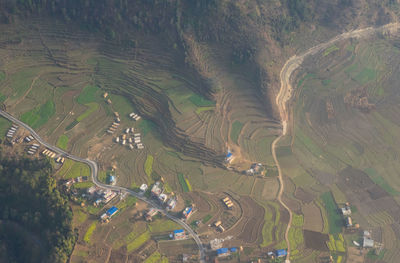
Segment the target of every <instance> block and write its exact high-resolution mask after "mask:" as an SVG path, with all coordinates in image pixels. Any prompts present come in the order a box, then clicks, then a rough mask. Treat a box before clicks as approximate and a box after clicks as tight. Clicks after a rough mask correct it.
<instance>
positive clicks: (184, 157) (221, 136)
mask: <svg viewBox="0 0 400 263" xmlns="http://www.w3.org/2000/svg"><path fill="white" fill-rule="evenodd" d="M32 23H33V25H35V26H37V27H40V28H41V34H40V36H38V34H37V32H36V31H34V30H31V29H29V28H26V26H24V25H19V24H18V23H16V24H15V25H13V26H15V28H13V29H11V28H10V27H5V28H4V35H7V37H5V36H0V42H1V43H3V45H2V46H1V48H0V58H6V57H9V56H10V54H11V56H12V59H7V60H4V61H6V62H4V63H3V64H1V67H0V72H3V73H4V76H5V77H4V78H2V75H0V100H1V101H3V102H4V105H5V106H6V108H7V111H9V112H10V113H11V114H13V115H15V116H17V117H19V118H20V119H21V120H23V121H25V122H27V123H28V124H30V125H31V126H32V127H33V128H35V130H36V131H37V132H38V133H39V134H40V135H41V136H42V137H43V138H44V139H45V140H46V141H48V142H50V143H52V144H54V145H57V146H58V147H60V148H62V149H65V150H67V151H68V152H71V153H72V154H74V155H77V156H81V157H83V158H89V159H92V160H95V161H96V162H97V163H98V164H99V169H100V174H99V179H100V181H102V182H104V183H107V178H108V175H110V171H112V175H114V176H115V178H116V184H117V185H120V186H124V187H128V188H131V189H134V190H137V189H138V188H139V187H140V186H141V185H142V184H143V183H146V184H148V185H149V186H151V184H153V183H154V182H156V181H163V186H164V188H165V193H167V194H169V195H171V194H172V193H173V194H174V195H175V196H176V197H177V200H178V204H177V207H176V208H175V209H174V210H173V211H172V213H175V214H176V215H177V216H180V213H181V211H182V210H183V209H184V207H185V206H187V205H190V204H193V205H194V207H195V212H194V213H193V215H192V216H191V218H190V220H188V223H189V224H190V225H191V226H192V227H193V228H195V229H196V231H198V233H199V235H200V236H201V237H202V238H203V239H204V240H203V241H204V243H208V242H209V241H210V240H211V239H214V238H221V237H228V236H233V237H234V238H232V239H231V240H230V241H229V242H230V243H229V244H232V246H240V245H244V246H245V247H247V249H246V253H245V254H244V255H243V256H242V258H241V259H243V260H250V259H251V258H252V256H253V255H257V256H258V255H262V254H263V253H265V252H267V251H269V250H271V249H275V248H278V247H279V248H284V246H285V243H284V242H283V239H284V231H285V228H286V225H287V222H288V215H287V214H286V213H285V211H284V210H283V209H282V207H280V206H279V205H278V204H277V202H276V200H275V199H276V195H277V191H278V189H279V183H278V180H277V168H276V165H275V163H274V160H273V158H272V155H271V144H272V142H273V140H274V139H275V138H276V137H277V136H278V135H279V134H280V130H281V127H280V125H279V123H278V122H277V121H276V120H275V119H273V118H272V115H271V113H270V112H269V110H268V109H267V107H265V104H264V102H263V101H261V100H260V99H259V98H260V94H259V90H257V89H255V88H254V87H256V86H257V85H258V82H257V80H255V79H256V78H254V76H252V75H250V74H248V72H244V71H242V70H241V69H239V68H236V67H235V66H232V64H231V53H230V51H229V50H222V51H211V50H210V52H218V56H219V57H221V60H220V61H219V62H218V63H219V65H218V67H216V68H217V70H216V71H213V72H210V76H209V77H210V78H213V79H215V80H216V79H218V82H215V83H218V84H217V85H218V87H216V90H217V91H218V92H216V93H215V94H213V95H210V94H209V93H208V92H206V91H204V90H202V89H203V86H204V84H203V83H202V82H200V81H199V79H198V76H195V75H193V72H192V71H191V70H189V69H188V68H187V65H186V64H184V63H183V60H182V55H183V54H180V53H179V52H178V51H176V50H172V51H171V50H170V49H166V48H165V47H164V46H163V44H162V43H160V42H159V41H157V40H156V39H155V38H153V37H151V36H136V35H133V36H131V37H132V39H135V38H136V37H138V38H140V40H141V41H139V42H138V43H140V46H138V47H136V48H133V49H131V48H124V47H120V46H118V44H116V43H113V42H104V41H103V40H102V39H101V38H99V37H98V36H97V35H87V34H86V32H83V31H80V30H79V29H76V28H73V30H71V31H69V29H68V28H65V25H61V24H54V25H48V24H46V25H42V24H41V22H40V21H32ZM0 27H2V26H1V25H0ZM66 31H68V32H69V33H68V34H66V33H65V32H66ZM15 32H19V33H18V34H21V36H22V37H24V38H25V39H30V40H31V41H30V42H29V44H28V42H21V43H19V44H18V45H16V46H14V45H12V46H11V45H9V44H7V41H8V39H9V38H12V36H13V34H16V33H15ZM71 32H73V33H71ZM60 43H63V44H62V48H60ZM44 46H45V47H44ZM49 51H50V52H51V54H52V57H51V58H49V55H48V52H49ZM331 52H332V54H336V53H337V52H339V51H338V50H336V51H335V50H333V51H331ZM27 54H32V56H30V55H27ZM330 55H331V54H328V55H327V56H326V57H329V56H330ZM209 57H212V56H206V58H205V59H208V58H209ZM206 63H208V64H210V65H213V63H214V61H212V60H210V61H206ZM367 73H368V72H367ZM365 74H366V73H364V75H365ZM368 74H369V73H368ZM364 78H367V79H368V77H365V76H363V75H362V76H360V79H364ZM307 80H308V79H307ZM307 80H304V83H306V82H307ZM224 87H230V88H229V90H228V89H225V88H224ZM105 93H107V96H106V95H105ZM132 112H134V113H137V114H139V115H140V116H141V119H140V120H138V121H135V120H133V119H132V118H130V117H129V114H130V113H132ZM116 116H119V117H118V118H120V125H119V126H118V127H117V128H116V129H115V131H114V132H113V133H112V134H107V133H106V131H107V129H108V128H109V127H110V126H111V125H112V124H113V122H115V121H116V118H117V117H116ZM8 125H9V124H8V123H7V124H4V127H6V126H8ZM1 127H2V126H1V123H0V128H1ZM126 128H134V132H135V133H140V138H141V141H142V143H143V145H144V149H142V150H137V149H133V150H131V149H129V148H128V147H127V146H126V145H125V146H124V145H122V144H121V143H116V142H115V139H116V137H117V136H121V135H122V134H124V131H125V130H126ZM4 129H5V130H6V128H4ZM302 139H303V141H304V142H307V143H308V142H309V141H308V140H307V137H306V135H305V136H303V137H302ZM228 149H230V150H231V151H232V153H233V156H234V158H233V161H232V162H231V163H230V164H229V166H230V167H229V169H227V168H226V163H224V158H225V156H226V153H227V150H228ZM278 155H279V158H282V162H283V163H284V164H288V166H287V167H289V168H290V169H292V170H291V173H290V176H291V177H293V180H294V182H295V183H296V184H297V183H299V184H303V186H302V187H304V188H305V191H308V190H309V189H306V186H310V187H311V186H312V185H317V181H316V180H315V179H314V178H313V177H312V176H311V175H310V172H309V171H308V170H306V169H304V168H302V167H301V166H300V165H297V164H298V163H299V162H300V161H299V160H297V159H296V158H295V151H292V149H290V147H289V146H288V145H282V147H280V148H279V149H278ZM293 160H295V161H293ZM253 163H261V164H262V165H263V167H266V170H267V172H266V174H265V175H263V174H262V175H257V176H248V175H245V174H244V173H243V171H245V170H247V169H249V168H250V166H251V165H252V164H253ZM57 168H58V167H57ZM368 171H369V170H368ZM377 173H380V171H377ZM80 176H88V177H90V170H89V167H87V166H86V165H84V164H80V163H75V162H72V161H70V160H66V161H65V163H64V164H63V165H62V166H61V167H59V169H58V171H57V173H56V178H57V179H62V180H68V179H71V178H77V177H80ZM92 185H93V184H92V182H90V181H89V182H80V183H75V184H74V186H73V189H74V190H77V191H78V192H79V193H83V192H85V190H86V189H87V188H89V187H90V186H92ZM381 185H382V186H383V185H384V184H383V182H382V183H381ZM225 194H226V195H229V196H230V197H231V198H232V200H233V203H234V208H233V209H232V210H230V209H228V208H227V207H226V206H225V205H224V204H223V203H222V201H221V199H222V198H223V197H224V196H223V195H225ZM81 201H82V200H81V199H80V198H78V199H77V201H76V202H81ZM136 203H138V202H137V200H135V199H134V198H129V197H127V198H126V199H125V200H122V201H119V202H117V201H115V203H112V204H110V205H115V206H116V207H118V208H119V209H120V211H121V213H120V214H118V215H117V216H116V217H115V219H113V220H112V221H111V222H110V223H109V224H102V223H100V221H98V217H99V216H100V215H101V214H102V213H104V211H105V209H106V208H107V207H108V206H109V205H107V206H106V207H95V206H93V204H91V203H85V204H84V205H85V206H82V207H81V205H82V204H81V203H79V204H78V203H77V204H74V209H73V211H74V224H76V227H77V229H78V231H79V240H78V243H77V245H76V249H75V250H74V252H73V255H72V257H71V262H82V261H90V260H91V259H93V258H95V257H98V258H99V260H100V261H104V262H107V261H108V262H124V261H126V260H128V261H129V260H132V261H135V260H136V261H138V262H145V261H147V262H153V261H161V262H166V260H167V259H168V260H169V261H170V262H174V260H176V256H177V255H176V254H173V253H172V252H171V251H176V252H179V253H188V254H190V253H192V254H193V255H196V253H197V252H196V246H195V244H193V241H192V240H186V241H185V242H187V243H185V245H184V247H179V245H177V244H175V243H171V242H170V241H169V240H165V238H166V235H168V234H169V233H170V232H171V231H172V230H173V229H175V228H177V226H176V225H175V224H173V223H172V222H169V221H167V220H165V218H157V219H156V220H155V221H153V222H152V223H146V222H144V220H143V213H144V212H145V211H146V209H147V208H146V209H141V208H136V205H135V204H136ZM139 206H140V205H139ZM300 210H301V209H300V208H299V211H297V212H298V215H299V216H303V215H301V212H300ZM140 213H141V216H139V214H140ZM307 218H308V217H306V216H304V219H302V221H301V220H298V221H299V222H300V221H301V224H300V223H299V222H297V223H299V224H298V225H296V227H294V228H293V230H292V232H290V237H291V242H292V243H293V244H294V245H293V246H295V247H296V250H297V252H295V253H296V259H301V258H302V257H303V256H304V255H303V252H302V250H303V248H304V246H303V245H302V244H301V243H302V242H303V240H304V237H303V233H302V228H303V227H304V225H306V224H307V223H308V221H307ZM218 220H221V221H222V222H223V223H222V224H223V226H224V227H225V228H226V231H225V232H223V233H221V232H219V231H217V230H216V229H215V227H213V226H212V224H213V223H215V221H218ZM321 221H322V219H321ZM208 225H211V226H208ZM182 243H184V242H183V241H182Z"/></svg>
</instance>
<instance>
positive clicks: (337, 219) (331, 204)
mask: <svg viewBox="0 0 400 263" xmlns="http://www.w3.org/2000/svg"><path fill="white" fill-rule="evenodd" d="M321 199H322V201H323V203H324V207H325V209H326V212H327V214H328V222H329V233H330V234H338V233H341V232H342V226H343V220H342V217H341V216H340V214H339V211H338V207H337V205H336V203H335V201H334V200H333V197H332V194H331V192H325V193H323V194H322V195H321Z"/></svg>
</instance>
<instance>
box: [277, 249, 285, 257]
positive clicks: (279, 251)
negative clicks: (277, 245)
mask: <svg viewBox="0 0 400 263" xmlns="http://www.w3.org/2000/svg"><path fill="white" fill-rule="evenodd" d="M275 253H276V256H277V257H282V256H286V255H287V252H286V249H278V250H276V251H275Z"/></svg>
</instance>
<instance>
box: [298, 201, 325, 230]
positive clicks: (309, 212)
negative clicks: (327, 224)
mask: <svg viewBox="0 0 400 263" xmlns="http://www.w3.org/2000/svg"><path fill="white" fill-rule="evenodd" d="M302 213H303V215H304V226H303V228H304V230H310V231H316V232H322V231H323V229H324V222H323V219H322V215H321V210H320V209H319V207H318V206H316V205H315V204H314V203H309V204H305V205H304V206H303V207H302Z"/></svg>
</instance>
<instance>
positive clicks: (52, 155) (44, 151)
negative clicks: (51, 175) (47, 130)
mask: <svg viewBox="0 0 400 263" xmlns="http://www.w3.org/2000/svg"><path fill="white" fill-rule="evenodd" d="M42 154H43V155H46V156H48V157H50V158H54V157H56V155H57V154H56V153H55V152H52V151H50V150H49V149H44V150H43V151H42Z"/></svg>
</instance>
